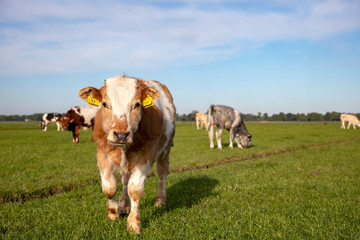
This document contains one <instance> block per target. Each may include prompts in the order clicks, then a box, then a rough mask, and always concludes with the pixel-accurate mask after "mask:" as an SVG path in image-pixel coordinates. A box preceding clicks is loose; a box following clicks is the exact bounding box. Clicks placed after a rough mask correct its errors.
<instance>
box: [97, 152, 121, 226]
mask: <svg viewBox="0 0 360 240" xmlns="http://www.w3.org/2000/svg"><path fill="white" fill-rule="evenodd" d="M97 160H98V166H99V170H100V176H101V187H102V191H103V193H104V194H105V196H106V197H107V198H108V203H107V212H108V219H109V220H115V219H117V218H118V217H119V205H118V203H117V202H116V191H117V190H116V178H115V171H116V165H115V164H113V163H111V162H110V161H108V159H107V157H106V155H105V154H104V153H103V152H102V151H99V149H98V152H97Z"/></svg>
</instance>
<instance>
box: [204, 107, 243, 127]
mask: <svg viewBox="0 0 360 240" xmlns="http://www.w3.org/2000/svg"><path fill="white" fill-rule="evenodd" d="M236 113H237V110H236V109H233V108H231V107H228V106H224V105H211V106H210V107H209V109H208V121H209V123H208V124H211V125H216V126H217V127H220V128H225V129H230V127H231V125H232V124H233V123H234V121H235V118H236Z"/></svg>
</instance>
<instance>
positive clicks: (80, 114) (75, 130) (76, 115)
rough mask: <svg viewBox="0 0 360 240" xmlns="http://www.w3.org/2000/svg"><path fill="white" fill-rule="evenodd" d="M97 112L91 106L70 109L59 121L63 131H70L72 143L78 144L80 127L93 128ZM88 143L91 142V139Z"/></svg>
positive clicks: (95, 108)
mask: <svg viewBox="0 0 360 240" xmlns="http://www.w3.org/2000/svg"><path fill="white" fill-rule="evenodd" d="M97 111H98V108H97V107H93V106H81V107H72V108H70V109H69V110H68V111H67V113H66V114H65V115H64V116H63V117H62V118H61V119H60V122H61V125H62V128H63V130H68V131H72V134H73V143H79V135H80V128H81V126H84V127H91V126H94V121H95V116H96V112H97ZM90 141H93V137H91V139H90Z"/></svg>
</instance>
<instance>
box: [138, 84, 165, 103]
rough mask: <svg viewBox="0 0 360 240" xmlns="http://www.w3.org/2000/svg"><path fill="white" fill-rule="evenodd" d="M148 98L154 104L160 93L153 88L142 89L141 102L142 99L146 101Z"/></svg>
mask: <svg viewBox="0 0 360 240" xmlns="http://www.w3.org/2000/svg"><path fill="white" fill-rule="evenodd" d="M149 96H150V97H151V98H152V101H153V102H155V101H156V99H158V98H159V97H160V93H159V91H158V90H156V89H155V88H152V87H146V88H145V89H143V90H142V91H141V100H142V101H143V100H144V99H146V98H147V97H149Z"/></svg>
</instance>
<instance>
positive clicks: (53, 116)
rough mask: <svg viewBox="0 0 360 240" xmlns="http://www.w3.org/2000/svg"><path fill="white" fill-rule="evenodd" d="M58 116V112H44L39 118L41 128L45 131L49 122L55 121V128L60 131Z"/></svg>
mask: <svg viewBox="0 0 360 240" xmlns="http://www.w3.org/2000/svg"><path fill="white" fill-rule="evenodd" d="M60 118H61V114H59V113H44V115H43V116H42V118H41V130H43V131H46V130H47V125H48V124H49V123H56V126H57V130H58V131H60Z"/></svg>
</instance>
